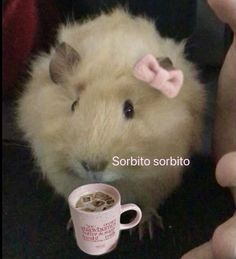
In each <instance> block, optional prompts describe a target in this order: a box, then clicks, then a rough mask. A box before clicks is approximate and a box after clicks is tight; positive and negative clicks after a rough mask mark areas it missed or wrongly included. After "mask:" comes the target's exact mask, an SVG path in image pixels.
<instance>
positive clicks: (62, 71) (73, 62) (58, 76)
mask: <svg viewBox="0 0 236 259" xmlns="http://www.w3.org/2000/svg"><path fill="white" fill-rule="evenodd" d="M79 60H80V56H79V53H78V52H77V51H76V50H75V49H74V48H72V47H71V46H70V45H69V44H67V43H65V42H62V43H60V44H59V45H58V46H57V47H56V49H55V52H54V54H53V56H52V58H51V61H50V64H49V74H50V77H51V79H52V81H53V82H54V83H56V84H63V83H64V82H65V79H66V75H67V74H68V73H70V72H72V70H73V68H74V67H76V66H77V64H78V63H79Z"/></svg>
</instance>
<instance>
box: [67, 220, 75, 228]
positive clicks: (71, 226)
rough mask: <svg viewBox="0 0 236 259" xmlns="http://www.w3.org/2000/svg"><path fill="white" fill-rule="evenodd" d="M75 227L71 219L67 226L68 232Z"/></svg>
mask: <svg viewBox="0 0 236 259" xmlns="http://www.w3.org/2000/svg"><path fill="white" fill-rule="evenodd" d="M73 228H74V226H73V222H72V219H71V218H70V219H69V220H68V222H67V224H66V230H67V231H70V230H71V229H73Z"/></svg>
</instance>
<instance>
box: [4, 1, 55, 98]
mask: <svg viewBox="0 0 236 259" xmlns="http://www.w3.org/2000/svg"><path fill="white" fill-rule="evenodd" d="M57 17H58V16H57V11H56V8H55V7H54V6H53V5H52V2H51V1H50V0H8V1H6V3H5V5H4V9H3V26H2V27H3V93H4V95H9V94H11V93H12V92H14V91H12V90H14V89H13V88H14V86H15V83H16V82H17V79H18V78H19V76H20V75H21V74H22V73H23V72H25V70H26V67H25V64H26V63H27V61H28V58H29V57H30V55H31V54H32V52H33V51H34V52H35V51H37V50H39V49H40V50H41V49H45V48H46V47H48V44H49V43H50V39H51V38H52V35H53V33H52V29H51V28H55V27H56V25H55V24H56V23H57V21H58V19H57Z"/></svg>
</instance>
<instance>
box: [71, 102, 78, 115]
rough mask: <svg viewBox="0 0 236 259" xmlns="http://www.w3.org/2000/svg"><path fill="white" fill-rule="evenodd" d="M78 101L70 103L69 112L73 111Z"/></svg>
mask: <svg viewBox="0 0 236 259" xmlns="http://www.w3.org/2000/svg"><path fill="white" fill-rule="evenodd" d="M78 101H79V99H77V100H76V101H74V102H73V103H72V105H71V110H72V112H74V111H75V106H76V105H77V103H78Z"/></svg>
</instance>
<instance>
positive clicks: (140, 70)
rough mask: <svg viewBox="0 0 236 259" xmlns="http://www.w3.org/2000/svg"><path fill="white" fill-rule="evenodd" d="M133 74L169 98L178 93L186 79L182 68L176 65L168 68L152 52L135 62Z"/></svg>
mask: <svg viewBox="0 0 236 259" xmlns="http://www.w3.org/2000/svg"><path fill="white" fill-rule="evenodd" d="M133 74H134V76H135V77H136V78H137V79H139V80H141V81H144V82H146V83H148V84H149V85H151V86H152V87H154V88H155V89H158V90H159V91H160V92H162V93H163V94H164V95H165V96H167V97H169V98H174V97H175V96H177V95H178V93H179V91H180V89H181V87H182V85H183V80H184V76H183V72H182V71H181V70H178V69H175V68H174V67H173V69H172V68H171V69H170V70H169V69H168V70H167V69H166V68H164V67H162V66H161V65H160V63H159V62H158V60H157V59H156V58H155V57H154V56H153V55H151V54H147V55H145V56H144V57H143V58H141V59H140V60H139V61H138V62H137V63H136V64H135V66H134V68H133Z"/></svg>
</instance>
